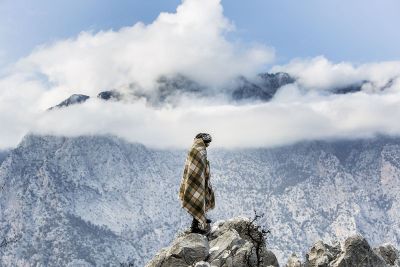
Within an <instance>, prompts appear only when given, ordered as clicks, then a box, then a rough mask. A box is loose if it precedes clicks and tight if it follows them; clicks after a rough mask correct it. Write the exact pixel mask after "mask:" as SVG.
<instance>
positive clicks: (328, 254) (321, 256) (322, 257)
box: [305, 241, 340, 267]
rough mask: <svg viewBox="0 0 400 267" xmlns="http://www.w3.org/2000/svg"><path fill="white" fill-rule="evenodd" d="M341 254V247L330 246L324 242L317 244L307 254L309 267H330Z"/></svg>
mask: <svg viewBox="0 0 400 267" xmlns="http://www.w3.org/2000/svg"><path fill="white" fill-rule="evenodd" d="M339 253H340V248H339V247H333V246H329V245H327V244H325V243H323V242H322V241H318V242H316V243H315V244H314V245H313V246H312V247H311V249H310V252H308V253H307V254H306V263H305V265H306V266H307V267H328V266H329V263H330V262H331V261H332V260H333V259H335V258H336V257H337V256H338V255H339Z"/></svg>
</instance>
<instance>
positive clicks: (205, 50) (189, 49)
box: [16, 0, 274, 100]
mask: <svg viewBox="0 0 400 267" xmlns="http://www.w3.org/2000/svg"><path fill="white" fill-rule="evenodd" d="M233 30H234V26H233V24H232V23H231V22H230V21H229V20H228V19H227V18H226V17H224V15H223V8H222V6H221V3H220V0H204V1H198V0H184V1H183V2H182V4H181V5H180V6H178V7H177V9H176V13H161V14H160V15H159V16H158V17H157V18H156V19H155V21H154V22H152V23H151V24H148V25H145V24H143V23H141V22H139V23H136V24H135V25H133V26H129V27H124V28H121V29H120V30H118V31H112V30H109V31H101V32H97V33H91V32H81V33H80V34H79V35H78V36H77V37H76V38H70V39H67V40H61V41H58V42H55V43H53V44H49V45H43V46H41V47H39V48H37V49H36V50H35V51H34V52H32V53H31V54H30V55H29V56H28V57H26V58H23V59H21V60H20V61H19V62H18V64H17V65H16V69H17V71H30V72H34V73H37V74H38V75H40V76H41V77H43V78H44V79H45V80H46V81H47V84H48V88H49V90H50V91H57V94H56V95H57V96H60V97H59V99H58V100H61V99H63V98H65V97H67V96H69V95H71V94H72V93H75V92H77V91H78V92H80V93H83V94H88V95H94V94H96V93H98V92H100V91H102V90H106V89H111V88H120V87H126V86H127V85H129V84H132V83H134V84H136V85H137V86H139V87H141V88H145V89H147V90H149V89H151V88H152V86H153V84H154V82H155V80H156V79H157V78H158V77H159V76H160V75H170V74H176V73H180V74H183V75H185V76H188V77H190V78H192V79H194V80H196V81H201V82H202V83H204V84H207V85H213V86H215V85H219V84H221V83H224V82H225V81H227V80H230V79H232V78H233V77H235V76H237V75H239V74H244V75H248V74H253V73H255V72H257V71H258V70H260V69H261V68H262V67H263V66H265V64H267V63H270V62H271V60H272V59H273V57H274V52H273V50H272V49H271V48H268V47H266V46H264V45H247V44H243V43H242V44H240V43H236V42H230V41H228V40H227V38H226V35H227V34H228V33H229V32H230V31H233ZM63 92H64V94H63V96H62V97H61V95H62V93H63ZM49 95H50V96H49V98H50V97H51V99H52V100H54V99H55V98H56V95H55V94H49Z"/></svg>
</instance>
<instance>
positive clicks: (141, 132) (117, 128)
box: [33, 85, 400, 148]
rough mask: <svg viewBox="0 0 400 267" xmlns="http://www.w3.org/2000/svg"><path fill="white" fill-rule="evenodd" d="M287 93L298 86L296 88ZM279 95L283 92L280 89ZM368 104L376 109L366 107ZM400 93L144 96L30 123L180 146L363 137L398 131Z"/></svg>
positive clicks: (44, 129) (91, 104)
mask: <svg viewBox="0 0 400 267" xmlns="http://www.w3.org/2000/svg"><path fill="white" fill-rule="evenodd" d="M285 90H298V88H296V87H295V86H293V85H290V86H288V88H285V89H284V90H283V91H285ZM283 94H284V92H283ZM371 107H373V108H371ZM399 107H400V94H398V93H393V94H374V95H371V94H367V93H364V92H359V93H355V94H351V95H331V96H329V97H328V96H324V97H317V96H315V95H301V93H299V94H298V97H297V98H296V99H293V100H288V99H285V101H283V100H282V99H280V96H279V95H278V96H277V99H274V101H272V102H266V103H259V104H250V105H242V106H238V105H232V104H225V105H215V104H208V105H207V104H205V103H204V102H197V101H196V100H192V101H191V102H190V103H187V104H186V106H183V107H175V108H171V107H162V108H157V109H155V108H153V107H151V106H149V105H146V103H145V102H144V101H139V102H136V103H135V104H131V103H120V102H114V103H109V102H104V101H101V100H98V99H92V100H90V101H88V102H86V103H85V104H83V105H76V106H71V107H69V108H67V109H60V110H57V111H55V112H49V113H46V114H45V115H44V116H41V117H40V119H39V120H37V124H36V125H35V127H34V128H33V129H34V131H35V132H39V133H43V134H48V133H51V134H55V135H67V136H76V135H81V134H93V135H95V134H115V135H117V136H120V137H122V138H125V139H127V140H129V141H132V142H137V141H139V142H140V143H143V144H145V145H147V146H150V147H157V148H169V147H174V148H185V147H187V146H189V145H190V142H191V140H192V139H193V137H194V136H195V134H196V133H198V132H201V131H205V132H210V133H211V134H212V135H213V140H214V141H213V142H214V146H219V147H228V148H235V147H236V148H240V147H241V148H243V147H261V146H265V147H272V146H277V145H284V144H290V143H294V142H297V141H300V140H314V139H330V138H366V137H372V136H374V135H376V134H400V125H399V124H398V123H395V120H396V118H398V117H399V116H400V108H399Z"/></svg>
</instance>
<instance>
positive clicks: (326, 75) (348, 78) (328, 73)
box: [272, 56, 400, 90]
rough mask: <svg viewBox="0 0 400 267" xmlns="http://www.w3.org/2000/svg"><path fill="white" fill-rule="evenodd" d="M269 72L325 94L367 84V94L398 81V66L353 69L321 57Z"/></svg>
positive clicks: (380, 65) (343, 63) (383, 64)
mask: <svg viewBox="0 0 400 267" xmlns="http://www.w3.org/2000/svg"><path fill="white" fill-rule="evenodd" d="M272 71H282V72H287V73H289V74H290V75H292V76H293V77H296V78H297V82H298V84H299V85H300V86H301V87H303V88H307V89H311V90H313V89H314V90H327V89H332V88H340V87H345V86H348V85H353V84H358V83H361V82H363V81H369V82H371V83H370V87H369V90H377V89H378V88H381V87H383V86H385V85H387V84H388V83H389V82H390V81H391V80H393V79H396V78H398V77H400V62H399V61H392V62H390V61H389V62H377V63H368V64H362V65H359V66H355V65H354V64H352V63H349V62H341V63H336V64H335V63H332V62H330V61H329V60H328V59H326V58H325V57H323V56H319V57H315V58H312V59H295V60H293V61H291V62H290V63H288V64H286V65H283V66H275V67H273V68H272Z"/></svg>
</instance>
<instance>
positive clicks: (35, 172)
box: [0, 135, 400, 266]
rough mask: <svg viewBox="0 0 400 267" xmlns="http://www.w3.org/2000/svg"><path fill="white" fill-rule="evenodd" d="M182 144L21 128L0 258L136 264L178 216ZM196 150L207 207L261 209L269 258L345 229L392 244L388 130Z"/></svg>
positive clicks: (185, 219) (396, 239)
mask: <svg viewBox="0 0 400 267" xmlns="http://www.w3.org/2000/svg"><path fill="white" fill-rule="evenodd" d="M186 153H187V152H186V151H185V150H157V149H150V148H147V147H145V146H143V145H141V144H132V143H128V142H126V141H124V140H122V139H119V138H116V137H113V136H81V137H75V138H66V137H55V136H36V135H28V136H26V137H25V138H24V140H23V141H22V142H21V143H20V145H19V146H18V147H17V148H15V149H14V150H12V151H10V153H9V154H8V156H7V158H6V159H5V160H4V161H3V163H2V165H1V167H0V188H2V192H1V194H0V243H5V244H6V245H5V246H1V248H0V265H1V266H23V265H24V264H25V263H26V264H30V265H35V264H39V265H40V264H42V265H46V266H49V265H50V266H68V264H71V266H76V264H78V263H79V264H81V265H80V266H99V265H104V264H109V265H110V266H112V265H119V264H120V263H126V262H132V261H135V264H137V265H138V266H143V265H144V264H145V263H146V262H147V261H148V260H150V258H151V257H152V256H153V255H154V254H155V253H156V251H158V250H159V249H161V248H162V247H166V246H168V244H170V242H171V241H172V240H173V239H174V235H175V234H176V232H177V231H179V230H181V229H184V228H186V227H187V226H188V225H189V224H190V220H191V219H190V216H189V215H188V214H187V213H186V212H185V211H183V210H182V209H181V208H180V203H179V201H178V198H177V192H178V188H179V183H180V180H181V175H182V171H183V164H184V161H185V157H186ZM208 157H209V160H210V162H211V173H212V183H213V186H214V190H215V193H216V208H215V210H213V211H212V212H210V214H209V215H210V216H211V218H212V219H214V220H220V219H222V220H223V219H228V218H232V217H235V216H238V215H242V216H247V217H251V216H252V214H253V210H254V209H256V210H257V211H258V212H259V213H263V214H264V217H263V219H261V220H260V224H262V225H265V226H266V227H267V228H268V229H270V231H271V234H270V235H269V237H268V239H267V247H268V249H270V250H271V251H272V252H273V253H274V254H275V255H276V256H277V258H278V260H279V262H286V259H287V257H288V255H291V254H292V253H293V252H295V253H296V254H297V255H304V253H305V249H306V248H307V247H310V246H311V245H312V244H313V243H314V242H315V241H317V240H324V241H326V242H328V243H329V242H332V243H333V242H334V241H335V240H339V241H341V240H344V239H345V238H347V237H348V236H350V235H353V234H356V233H360V234H362V235H363V236H364V237H365V238H367V239H368V241H369V242H370V244H371V245H372V246H377V245H378V244H381V243H385V242H389V243H391V244H393V245H395V246H396V247H399V244H400V228H399V225H400V217H399V216H398V213H399V210H400V195H399V194H398V192H400V138H391V137H383V136H380V137H377V138H374V139H365V140H336V141H310V142H301V143H298V144H294V145H288V146H283V147H276V148H270V149H266V148H259V149H238V150H227V149H213V148H212V147H210V149H209V156H208ZM1 239H3V241H5V242H2V241H1ZM74 264H75V265H74Z"/></svg>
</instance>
